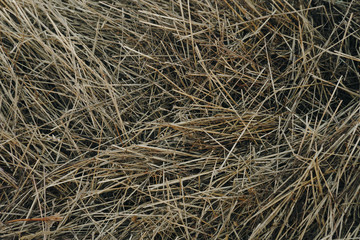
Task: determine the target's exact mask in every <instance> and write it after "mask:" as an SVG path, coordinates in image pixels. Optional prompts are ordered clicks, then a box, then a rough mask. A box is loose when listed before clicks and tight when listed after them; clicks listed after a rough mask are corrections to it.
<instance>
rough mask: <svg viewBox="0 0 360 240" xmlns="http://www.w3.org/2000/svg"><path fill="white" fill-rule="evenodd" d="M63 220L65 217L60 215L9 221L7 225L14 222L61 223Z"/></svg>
mask: <svg viewBox="0 0 360 240" xmlns="http://www.w3.org/2000/svg"><path fill="white" fill-rule="evenodd" d="M62 219H63V217H60V214H55V215H53V216H49V217H43V218H23V219H14V220H10V221H7V222H5V223H6V224H7V223H13V222H37V221H41V222H50V221H61V220H62Z"/></svg>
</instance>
